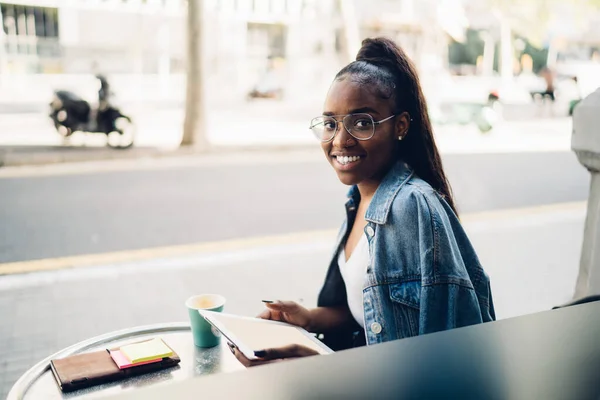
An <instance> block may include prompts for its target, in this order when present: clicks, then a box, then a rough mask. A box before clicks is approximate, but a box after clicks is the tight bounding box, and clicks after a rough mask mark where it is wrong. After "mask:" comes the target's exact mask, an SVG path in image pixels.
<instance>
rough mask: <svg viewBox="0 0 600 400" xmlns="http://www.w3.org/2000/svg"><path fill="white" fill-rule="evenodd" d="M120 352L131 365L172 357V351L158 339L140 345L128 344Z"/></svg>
mask: <svg viewBox="0 0 600 400" xmlns="http://www.w3.org/2000/svg"><path fill="white" fill-rule="evenodd" d="M120 350H121V353H123V355H125V357H127V359H128V360H129V361H131V363H132V364H135V363H139V362H144V361H149V360H154V359H157V358H165V357H170V356H172V355H173V350H171V349H170V348H169V346H167V345H166V344H165V342H163V341H162V339H159V338H156V339H152V340H149V341H147V342H142V343H134V344H128V345H127V346H123V347H121V349H120Z"/></svg>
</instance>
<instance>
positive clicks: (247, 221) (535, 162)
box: [0, 152, 589, 263]
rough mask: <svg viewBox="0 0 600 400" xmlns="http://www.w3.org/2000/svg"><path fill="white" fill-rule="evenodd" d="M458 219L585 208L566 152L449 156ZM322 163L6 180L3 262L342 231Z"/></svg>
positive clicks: (576, 170)
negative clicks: (573, 204) (562, 206)
mask: <svg viewBox="0 0 600 400" xmlns="http://www.w3.org/2000/svg"><path fill="white" fill-rule="evenodd" d="M445 165H446V169H447V172H448V174H449V176H450V180H451V183H452V185H453V187H454V191H455V196H456V198H457V201H458V205H459V210H460V212H461V213H471V212H477V211H485V210H495V209H504V208H516V207H527V206H534V205H541V204H550V203H559V202H570V201H581V200H585V199H586V198H587V194H588V184H589V174H588V173H587V172H586V171H585V170H584V169H583V167H581V165H580V164H579V163H578V162H577V160H576V158H575V156H574V155H573V154H572V153H570V152H558V153H513V154H480V155H475V154H473V155H448V156H446V157H445ZM346 190H347V188H346V187H344V186H343V185H341V184H340V183H339V182H338V181H337V178H336V176H335V174H334V172H333V170H331V168H330V167H329V165H328V164H327V163H326V162H325V161H324V160H323V161H320V162H316V161H314V162H297V163H296V162H294V163H283V164H281V165H264V164H260V165H239V166H238V165H210V166H206V165H204V166H199V165H195V166H194V165H190V166H184V167H179V168H165V169H158V170H156V169H154V170H130V171H118V172H109V171H105V172H102V171H98V172H93V173H85V174H76V175H57V176H31V177H20V178H2V179H0V263H3V262H13V261H24V260H33V259H43V258H53V257H61V256H70V255H78V254H89V253H102V252H112V251H118V250H128V249H139V248H147V247H155V246H167V245H176V244H186V243H195V242H201V241H215V240H225V239H231V238H242V237H249V236H264V235H271V234H280V233H290V232H298V231H306V230H315V229H330V228H337V227H338V226H339V223H340V222H341V218H342V217H343V206H342V204H343V202H344V199H345V193H346Z"/></svg>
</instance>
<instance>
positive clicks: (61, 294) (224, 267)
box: [0, 203, 585, 397]
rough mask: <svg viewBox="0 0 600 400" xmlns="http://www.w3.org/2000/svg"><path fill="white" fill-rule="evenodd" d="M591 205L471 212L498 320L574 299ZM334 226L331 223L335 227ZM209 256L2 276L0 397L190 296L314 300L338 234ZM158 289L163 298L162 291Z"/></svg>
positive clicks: (255, 304)
mask: <svg viewBox="0 0 600 400" xmlns="http://www.w3.org/2000/svg"><path fill="white" fill-rule="evenodd" d="M584 218H585V205H584V204H583V203H577V204H563V205H555V206H546V207H537V208H535V209H520V210H508V211H495V212H486V213H480V214H470V215H464V216H463V221H464V224H465V227H466V229H467V231H468V233H469V235H470V237H471V239H472V241H473V244H474V246H475V248H476V249H477V251H478V254H479V256H480V259H481V262H482V264H483V265H484V267H485V269H486V271H487V272H488V274H489V275H490V277H491V282H492V290H493V293H494V300H495V307H496V313H497V316H498V318H508V317H514V316H518V315H523V314H528V313H533V312H538V311H543V310H548V309H550V308H551V307H553V306H555V305H558V304H561V303H563V302H566V301H568V300H569V299H570V297H571V295H572V292H573V287H574V283H575V278H576V274H577V270H578V263H579V252H580V247H581V242H582V233H583V221H584ZM333 228H335V227H332V229H333ZM306 238H307V239H306V240H301V241H296V242H293V243H288V244H282V243H279V244H278V245H273V244H271V243H270V244H263V245H257V246H254V247H251V248H239V249H237V250H235V249H234V250H232V249H228V250H226V251H220V252H218V251H217V252H204V253H202V254H192V255H187V256H184V257H183V256H182V257H176V258H166V259H158V260H147V261H143V262H133V263H128V264H114V265H102V266H97V267H85V268H79V269H71V270H60V271H53V272H40V273H33V274H23V275H9V276H0V315H2V317H3V321H2V324H1V325H0V354H3V359H2V360H1V361H0V397H3V396H5V395H6V394H7V393H8V390H9V389H10V387H11V386H12V384H13V383H14V381H15V380H16V379H17V378H18V377H19V376H20V375H21V374H22V373H23V372H24V371H25V370H27V369H28V368H29V367H31V366H32V365H33V364H34V363H36V362H37V361H39V360H41V359H43V358H44V357H47V356H48V355H50V354H52V353H53V352H56V351H58V350H60V349H62V348H64V347H66V346H69V345H71V344H74V343H76V342H78V341H81V340H84V339H87V338H89V337H92V336H95V335H99V334H102V333H106V332H110V331H113V330H117V329H121V328H126V327H131V326H135V325H143V324H150V323H159V322H167V321H185V320H186V319H187V315H186V310H185V308H184V307H183V303H184V301H185V299H186V298H187V297H188V296H190V295H193V294H198V293H203V292H217V293H221V294H223V295H224V296H225V297H227V299H228V302H227V306H226V309H227V311H228V312H232V313H239V314H243V315H255V314H257V313H258V312H259V311H260V310H261V309H262V304H261V300H262V299H273V300H276V299H290V300H296V301H299V302H302V303H303V304H304V305H306V306H307V307H312V306H314V305H315V304H316V297H317V294H318V290H319V289H320V287H321V284H322V281H323V277H324V274H325V270H326V267H327V263H328V261H329V256H330V253H331V246H332V243H333V239H334V234H333V232H332V234H331V237H330V238H329V239H328V240H323V239H322V238H320V237H319V238H314V237H313V238H312V239H310V238H311V236H310V235H306ZM157 293H159V294H160V295H158V296H157V295H156V294H157Z"/></svg>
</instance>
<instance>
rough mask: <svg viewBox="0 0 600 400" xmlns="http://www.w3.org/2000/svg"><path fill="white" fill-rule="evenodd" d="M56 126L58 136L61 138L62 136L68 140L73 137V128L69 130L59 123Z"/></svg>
mask: <svg viewBox="0 0 600 400" xmlns="http://www.w3.org/2000/svg"><path fill="white" fill-rule="evenodd" d="M54 126H55V128H56V131H57V132H58V134H59V135H60V136H62V137H63V138H68V137H69V136H71V135H72V134H73V130H72V129H71V128H67V127H66V126H64V125H61V124H59V123H57V122H56V123H54Z"/></svg>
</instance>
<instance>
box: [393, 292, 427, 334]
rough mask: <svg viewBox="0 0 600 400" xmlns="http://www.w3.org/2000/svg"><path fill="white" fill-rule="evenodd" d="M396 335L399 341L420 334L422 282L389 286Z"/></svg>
mask: <svg viewBox="0 0 600 400" xmlns="http://www.w3.org/2000/svg"><path fill="white" fill-rule="evenodd" d="M389 290H390V300H391V305H392V309H393V314H394V325H395V327H396V335H397V336H398V338H399V339H401V338H406V337H411V336H417V335H418V334H419V304H420V299H421V282H419V281H411V282H404V283H395V284H391V285H389Z"/></svg>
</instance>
